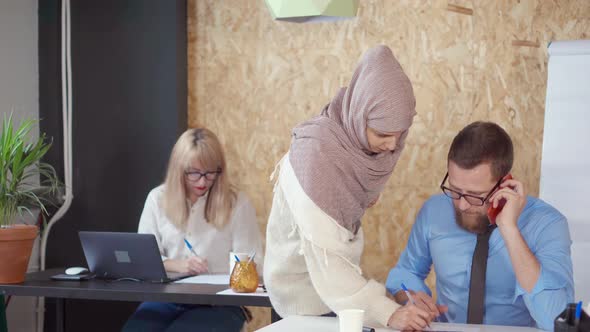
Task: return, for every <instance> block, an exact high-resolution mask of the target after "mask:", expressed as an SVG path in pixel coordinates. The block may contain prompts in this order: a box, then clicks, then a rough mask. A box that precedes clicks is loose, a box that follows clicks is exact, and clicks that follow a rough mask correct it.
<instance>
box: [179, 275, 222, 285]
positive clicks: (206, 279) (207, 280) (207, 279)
mask: <svg viewBox="0 0 590 332" xmlns="http://www.w3.org/2000/svg"><path fill="white" fill-rule="evenodd" d="M174 283H176V284H211V285H229V274H200V275H198V276H194V277H189V278H184V279H180V280H177V281H175V282H174Z"/></svg>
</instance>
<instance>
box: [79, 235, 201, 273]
mask: <svg viewBox="0 0 590 332" xmlns="http://www.w3.org/2000/svg"><path fill="white" fill-rule="evenodd" d="M79 235H80V242H81V243H82V249H83V250H84V256H86V262H87V263H88V267H89V269H90V271H91V272H92V273H94V274H95V275H96V278H102V279H127V280H135V281H149V282H158V283H168V282H172V281H176V280H179V279H182V278H186V277H189V276H191V275H190V274H188V273H173V272H168V273H166V270H165V269H164V263H163V262H162V257H161V256H160V250H159V249H158V243H157V242H156V237H155V236H154V235H153V234H138V233H119V232H86V231H81V232H79Z"/></svg>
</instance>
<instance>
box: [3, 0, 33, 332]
mask: <svg viewBox="0 0 590 332" xmlns="http://www.w3.org/2000/svg"><path fill="white" fill-rule="evenodd" d="M37 40H38V36H37V0H0V118H2V117H3V116H4V114H8V113H10V112H11V111H13V114H14V117H15V118H16V119H23V118H25V117H35V118H37V117H38V116H39V68H38V63H39V61H38V46H37ZM35 135H37V133H35ZM38 260H39V258H38V250H35V249H34V250H33V257H31V264H29V270H38V265H39V264H38ZM35 305H36V298H31V297H13V298H12V300H11V302H10V305H9V307H8V312H7V314H8V330H9V331H11V332H15V331H34V330H35V315H34V311H35Z"/></svg>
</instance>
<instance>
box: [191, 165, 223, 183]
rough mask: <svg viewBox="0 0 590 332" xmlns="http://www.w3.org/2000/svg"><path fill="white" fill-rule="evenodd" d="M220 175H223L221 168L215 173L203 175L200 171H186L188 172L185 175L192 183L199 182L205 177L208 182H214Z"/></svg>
mask: <svg viewBox="0 0 590 332" xmlns="http://www.w3.org/2000/svg"><path fill="white" fill-rule="evenodd" d="M219 174H221V168H218V169H217V170H216V171H214V172H205V173H202V172H199V171H186V172H184V175H186V178H187V180H189V181H191V182H197V181H199V180H200V179H201V178H202V177H205V179H206V180H208V181H213V180H215V179H217V176H218V175H219Z"/></svg>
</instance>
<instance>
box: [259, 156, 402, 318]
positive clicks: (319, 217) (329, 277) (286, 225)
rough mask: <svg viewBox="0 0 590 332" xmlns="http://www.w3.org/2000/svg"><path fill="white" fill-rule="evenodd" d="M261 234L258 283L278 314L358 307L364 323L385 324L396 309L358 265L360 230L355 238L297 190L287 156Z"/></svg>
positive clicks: (360, 246) (295, 179)
mask: <svg viewBox="0 0 590 332" xmlns="http://www.w3.org/2000/svg"><path fill="white" fill-rule="evenodd" d="M279 166H280V173H279V178H278V181H277V184H276V185H275V191H274V199H273V203H272V209H271V211H270V216H269V219H268V225H267V232H266V256H265V261H264V282H265V284H266V287H267V289H268V292H269V296H270V300H271V302H272V305H273V307H274V308H275V310H276V311H277V313H278V314H279V315H280V316H282V317H287V316H289V315H322V314H326V313H329V312H335V313H337V312H338V311H340V310H343V309H364V310H365V316H364V317H365V322H366V323H367V324H372V325H382V326H386V325H387V321H388V320H389V317H390V316H391V314H392V313H393V312H394V311H395V310H396V309H397V308H398V307H399V305H398V304H397V303H395V302H394V301H392V300H390V299H389V298H387V297H386V295H385V294H386V291H385V287H384V286H383V285H382V284H380V283H378V282H376V281H374V280H368V281H367V280H366V279H365V278H364V277H363V276H362V272H361V270H360V267H359V263H360V257H361V254H362V251H363V233H362V228H361V229H360V230H359V232H358V233H357V235H356V236H355V235H354V234H352V233H351V232H349V231H348V230H347V229H345V228H344V227H342V226H340V225H339V224H338V223H337V222H336V221H335V220H334V219H332V218H331V217H330V216H328V215H327V214H326V213H324V212H323V211H322V210H321V209H320V208H319V207H318V206H317V205H316V204H315V203H314V202H313V201H312V200H311V199H310V198H309V197H308V196H307V195H306V194H305V192H304V191H303V188H302V187H301V185H300V184H299V181H298V180H297V178H296V176H295V173H294V172H293V168H292V167H291V163H290V162H289V157H288V154H287V155H286V156H285V157H283V159H282V160H281V161H280V162H279Z"/></svg>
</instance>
